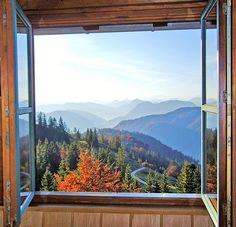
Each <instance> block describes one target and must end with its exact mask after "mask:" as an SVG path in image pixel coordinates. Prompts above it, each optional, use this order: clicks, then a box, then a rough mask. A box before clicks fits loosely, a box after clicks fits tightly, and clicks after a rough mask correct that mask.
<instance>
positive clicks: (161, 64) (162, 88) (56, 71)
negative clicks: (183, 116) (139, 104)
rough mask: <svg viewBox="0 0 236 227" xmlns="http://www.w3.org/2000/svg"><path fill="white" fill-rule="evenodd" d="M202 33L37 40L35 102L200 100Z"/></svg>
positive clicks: (128, 33)
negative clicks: (196, 98)
mask: <svg viewBox="0 0 236 227" xmlns="http://www.w3.org/2000/svg"><path fill="white" fill-rule="evenodd" d="M200 53H201V40H200V30H185V31H156V32H125V33H98V34H77V35H51V36H46V35H45V36H35V62H36V101H37V104H38V105H40V104H51V103H65V102H100V103H101V102H110V101H113V100H124V99H135V98H139V99H144V100H151V101H156V100H165V99H184V100H188V99H191V98H193V97H200V96H201V62H200V59H201V58H200Z"/></svg>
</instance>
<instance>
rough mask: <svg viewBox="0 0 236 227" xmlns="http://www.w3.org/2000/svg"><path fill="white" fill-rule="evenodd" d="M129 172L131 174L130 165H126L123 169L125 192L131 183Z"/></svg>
mask: <svg viewBox="0 0 236 227" xmlns="http://www.w3.org/2000/svg"><path fill="white" fill-rule="evenodd" d="M131 172H132V169H131V166H130V164H127V165H126V168H125V179H124V184H125V189H126V190H127V189H128V188H129V187H130V184H131V182H132V178H131Z"/></svg>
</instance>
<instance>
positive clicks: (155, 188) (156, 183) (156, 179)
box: [152, 173, 161, 193]
mask: <svg viewBox="0 0 236 227" xmlns="http://www.w3.org/2000/svg"><path fill="white" fill-rule="evenodd" d="M152 185H153V192H155V193H160V192H161V187H160V177H159V175H158V173H156V174H155V175H154V177H153V182H152Z"/></svg>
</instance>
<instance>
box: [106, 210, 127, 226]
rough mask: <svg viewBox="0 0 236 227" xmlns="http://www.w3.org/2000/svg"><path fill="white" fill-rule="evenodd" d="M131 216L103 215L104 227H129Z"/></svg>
mask: <svg viewBox="0 0 236 227" xmlns="http://www.w3.org/2000/svg"><path fill="white" fill-rule="evenodd" d="M129 217H130V215H129V214H109V213H106V214H103V215H102V227H121V226H122V227H129Z"/></svg>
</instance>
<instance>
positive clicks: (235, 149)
mask: <svg viewBox="0 0 236 227" xmlns="http://www.w3.org/2000/svg"><path fill="white" fill-rule="evenodd" d="M232 17H233V18H232V27H233V29H232V140H231V141H232V214H234V215H231V217H232V224H233V225H232V226H233V227H235V226H236V215H235V214H236V1H232Z"/></svg>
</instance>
